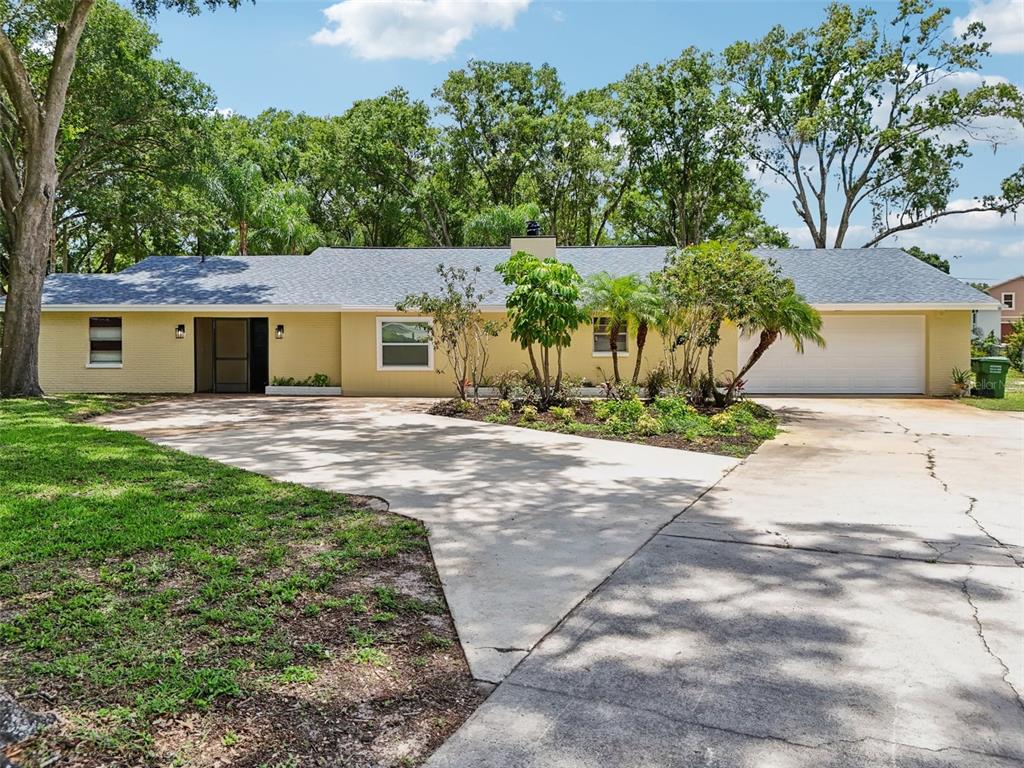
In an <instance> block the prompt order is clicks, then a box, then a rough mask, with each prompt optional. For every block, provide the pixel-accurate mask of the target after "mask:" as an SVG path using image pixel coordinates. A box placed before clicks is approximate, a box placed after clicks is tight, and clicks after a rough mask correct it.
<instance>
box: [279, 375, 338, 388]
mask: <svg viewBox="0 0 1024 768" xmlns="http://www.w3.org/2000/svg"><path fill="white" fill-rule="evenodd" d="M270 383H271V385H272V386H275V387H329V386H331V378H330V377H329V376H328V375H327V374H326V373H314V374H313V375H312V376H307V377H306V378H304V379H296V378H294V377H292V376H275V377H274V378H273V380H272V381H271V382H270Z"/></svg>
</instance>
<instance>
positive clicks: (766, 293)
mask: <svg viewBox="0 0 1024 768" xmlns="http://www.w3.org/2000/svg"><path fill="white" fill-rule="evenodd" d="M736 325H737V327H738V328H739V330H740V331H741V332H745V333H751V334H753V333H756V334H758V339H757V344H756V345H755V346H754V348H753V349H752V350H751V352H750V355H749V356H748V357H747V360H746V362H744V363H743V366H742V367H741V368H740V370H739V371H738V372H737V373H736V375H735V376H734V377H733V378H732V381H731V382H729V387H728V389H727V390H726V392H725V401H726V402H727V403H728V402H732V399H733V396H734V395H735V393H736V387H737V386H738V384H739V383H740V382H741V381H742V380H743V377H744V376H746V375H747V372H748V371H749V370H750V369H751V368H753V367H754V365H755V364H756V363H757V361H758V360H760V359H761V358H762V357H763V356H764V353H765V352H767V351H768V349H769V347H771V345H772V344H774V343H775V342H776V341H777V340H778V339H779V338H781V337H782V336H786V337H788V338H789V339H790V340H792V342H793V346H795V347H796V350H797V352H800V353H801V354H803V351H804V343H805V342H808V341H809V342H813V343H814V344H817V345H818V346H819V347H824V346H825V338H824V337H823V336H822V335H821V315H819V314H818V310H816V309H815V308H814V307H812V306H811V305H810V304H808V303H807V302H806V301H804V298H803V296H801V295H800V294H799V293H797V292H796V286H795V285H794V283H793V281H792V280H789V279H788V278H783V277H779V276H778V275H777V274H775V273H772V276H771V279H770V280H768V281H767V282H766V283H765V285H764V286H763V289H762V290H761V291H760V292H759V294H758V300H757V302H756V303H755V304H754V307H753V309H752V311H751V313H750V314H749V315H748V316H747V317H744V318H740V319H739V320H738V321H737V323H736Z"/></svg>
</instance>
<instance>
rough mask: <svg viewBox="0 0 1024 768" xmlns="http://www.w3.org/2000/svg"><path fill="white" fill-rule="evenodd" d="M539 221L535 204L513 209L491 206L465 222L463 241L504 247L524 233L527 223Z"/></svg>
mask: <svg viewBox="0 0 1024 768" xmlns="http://www.w3.org/2000/svg"><path fill="white" fill-rule="evenodd" d="M539 219H540V206H538V205H537V204H536V203H523V204H522V205H517V206H515V207H514V208H513V207H512V206H508V205H495V206H491V207H490V208H485V209H484V210H482V211H480V212H479V213H477V214H476V215H474V216H472V217H470V219H469V220H468V221H467V222H466V230H465V241H466V242H467V243H473V244H474V245H491V246H505V245H508V243H509V241H510V240H511V239H512V238H513V237H522V235H523V234H525V233H526V224H527V222H529V221H537V220H539Z"/></svg>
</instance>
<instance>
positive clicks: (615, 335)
mask: <svg viewBox="0 0 1024 768" xmlns="http://www.w3.org/2000/svg"><path fill="white" fill-rule="evenodd" d="M608 348H609V349H610V350H611V351H612V371H613V373H614V377H615V383H616V384H618V383H619V382H620V381H622V380H621V379H620V378H619V326H618V324H617V323H612V324H610V325H609V326H608Z"/></svg>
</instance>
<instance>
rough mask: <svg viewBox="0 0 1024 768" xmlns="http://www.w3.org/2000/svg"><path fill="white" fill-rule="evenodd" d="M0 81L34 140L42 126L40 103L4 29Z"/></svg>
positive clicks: (0, 30)
mask: <svg viewBox="0 0 1024 768" xmlns="http://www.w3.org/2000/svg"><path fill="white" fill-rule="evenodd" d="M0 82H3V85H4V90H6V91H7V95H8V96H10V98H11V103H12V104H13V105H14V110H15V112H17V114H18V122H19V124H20V125H21V129H22V130H23V131H25V132H26V134H27V137H26V138H28V139H29V140H33V139H34V138H35V135H36V133H37V132H38V131H39V128H40V117H41V116H40V114H39V105H38V104H36V97H35V92H34V91H33V90H32V82H31V80H29V77H28V72H27V71H26V69H25V65H24V64H23V63H22V61H21V57H20V56H19V55H18V51H17V50H15V48H14V45H13V44H12V43H11V41H10V39H9V38H8V37H7V35H6V33H5V32H4V31H3V30H2V29H0Z"/></svg>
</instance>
